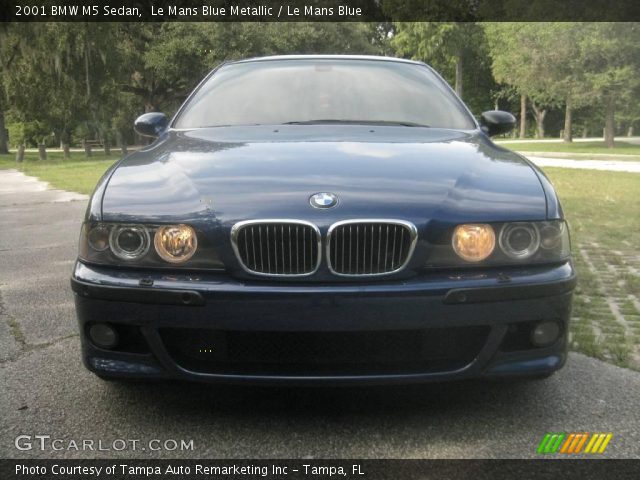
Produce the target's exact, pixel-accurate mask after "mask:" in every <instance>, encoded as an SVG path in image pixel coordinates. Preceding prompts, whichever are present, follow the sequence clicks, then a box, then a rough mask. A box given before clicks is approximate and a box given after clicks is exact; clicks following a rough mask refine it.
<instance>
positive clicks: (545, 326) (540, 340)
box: [531, 322, 560, 347]
mask: <svg viewBox="0 0 640 480" xmlns="http://www.w3.org/2000/svg"><path fill="white" fill-rule="evenodd" d="M559 336H560V327H559V326H558V324H557V323H556V322H542V323H539V324H538V325H536V326H535V328H534V329H533V330H532V331H531V343H533V344H534V345H535V346H536V347H548V346H549V345H552V344H553V343H555V341H556V340H558V337H559Z"/></svg>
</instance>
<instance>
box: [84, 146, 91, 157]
mask: <svg viewBox="0 0 640 480" xmlns="http://www.w3.org/2000/svg"><path fill="white" fill-rule="evenodd" d="M84 156H85V157H87V158H89V157H90V156H91V145H89V144H88V143H87V142H84Z"/></svg>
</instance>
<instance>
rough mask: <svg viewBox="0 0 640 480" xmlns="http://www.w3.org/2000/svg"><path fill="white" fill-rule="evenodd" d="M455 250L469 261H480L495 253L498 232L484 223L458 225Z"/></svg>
mask: <svg viewBox="0 0 640 480" xmlns="http://www.w3.org/2000/svg"><path fill="white" fill-rule="evenodd" d="M452 245H453V250H454V251H455V252H456V254H457V255H458V256H459V257H460V258H462V259H463V260H466V261H467V262H480V261H482V260H484V259H485V258H487V257H488V256H489V255H491V254H492V253H493V249H494V248H495V246H496V234H495V233H494V231H493V227H492V226H491V225H488V224H484V223H477V224H476V223H469V224H465V225H458V226H457V227H456V229H455V230H454V232H453V239H452Z"/></svg>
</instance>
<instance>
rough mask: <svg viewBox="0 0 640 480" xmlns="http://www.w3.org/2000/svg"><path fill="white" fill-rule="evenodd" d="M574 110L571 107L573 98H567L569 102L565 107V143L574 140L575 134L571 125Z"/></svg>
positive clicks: (563, 138) (563, 137)
mask: <svg viewBox="0 0 640 480" xmlns="http://www.w3.org/2000/svg"><path fill="white" fill-rule="evenodd" d="M572 117H573V111H572V109H571V100H570V99H567V104H566V106H565V109H564V135H563V136H562V140H563V141H564V142H565V143H570V142H573V135H572V134H571V127H572V123H573V118H572Z"/></svg>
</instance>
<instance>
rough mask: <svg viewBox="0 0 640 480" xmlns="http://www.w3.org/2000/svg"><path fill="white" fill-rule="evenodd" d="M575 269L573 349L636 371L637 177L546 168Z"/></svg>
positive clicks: (639, 345)
mask: <svg viewBox="0 0 640 480" xmlns="http://www.w3.org/2000/svg"><path fill="white" fill-rule="evenodd" d="M545 172H546V173H547V175H548V176H549V178H550V179H551V181H552V182H553V184H554V185H555V187H556V189H557V191H558V194H559V195H560V199H561V200H562V203H563V207H564V211H565V215H566V217H567V219H568V221H569V224H570V226H571V235H572V239H571V240H572V247H573V255H574V259H575V264H576V268H577V269H578V275H579V279H578V289H577V291H576V295H575V296H574V304H573V314H572V324H571V343H570V344H571V348H572V349H573V350H577V351H579V352H582V353H585V354H587V355H590V356H593V357H596V358H600V359H602V360H606V361H609V362H611V363H615V364H616V365H620V366H624V367H630V368H633V369H636V370H640V254H639V253H638V246H639V245H640V195H638V192H640V175H638V174H633V173H619V172H598V171H593V170H569V169H561V168H545Z"/></svg>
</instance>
